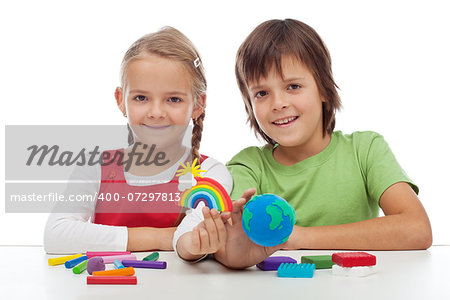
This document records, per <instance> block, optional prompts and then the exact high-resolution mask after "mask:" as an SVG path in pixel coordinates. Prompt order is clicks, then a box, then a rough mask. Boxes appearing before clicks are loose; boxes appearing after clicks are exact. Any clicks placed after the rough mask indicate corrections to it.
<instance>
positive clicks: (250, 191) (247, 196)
mask: <svg viewBox="0 0 450 300" xmlns="http://www.w3.org/2000/svg"><path fill="white" fill-rule="evenodd" d="M255 193H256V189H255V188H249V189H248V190H245V191H244V192H243V193H242V196H241V198H244V199H246V201H248V200H250V199H251V198H252V196H253V195H254V194H255Z"/></svg>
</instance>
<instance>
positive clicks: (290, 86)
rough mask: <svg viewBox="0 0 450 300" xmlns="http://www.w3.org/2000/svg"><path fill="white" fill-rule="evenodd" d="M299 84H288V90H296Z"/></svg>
mask: <svg viewBox="0 0 450 300" xmlns="http://www.w3.org/2000/svg"><path fill="white" fill-rule="evenodd" d="M299 88H300V86H299V85H298V84H290V85H289V87H288V90H297V89H299Z"/></svg>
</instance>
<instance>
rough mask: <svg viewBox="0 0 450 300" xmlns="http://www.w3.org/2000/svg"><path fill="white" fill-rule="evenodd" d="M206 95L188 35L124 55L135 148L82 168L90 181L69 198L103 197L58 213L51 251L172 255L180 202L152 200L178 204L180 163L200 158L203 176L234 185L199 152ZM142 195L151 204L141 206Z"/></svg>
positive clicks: (149, 41) (51, 226) (121, 91)
mask: <svg viewBox="0 0 450 300" xmlns="http://www.w3.org/2000/svg"><path fill="white" fill-rule="evenodd" d="M205 92H206V79H205V75H204V70H203V66H202V64H201V59H200V57H199V55H198V52H197V50H196V49H195V47H194V46H193V45H192V43H191V42H190V41H189V40H188V39H187V38H186V37H185V36H184V35H183V34H182V33H181V32H179V31H178V30H176V29H174V28H171V27H165V28H163V29H162V30H160V31H158V32H156V33H153V34H149V35H146V36H143V37H142V38H140V39H139V40H137V41H136V42H135V43H134V44H133V45H132V46H131V47H130V48H129V49H128V51H127V52H126V54H125V57H124V58H123V61H122V68H121V86H120V87H118V88H117V89H116V91H115V98H116V101H117V105H118V107H119V109H120V110H121V112H122V113H123V115H124V116H125V117H126V118H127V119H128V129H129V144H130V145H129V147H128V148H127V149H119V150H114V151H105V152H104V153H103V164H102V165H101V166H99V165H97V166H96V168H94V171H86V169H78V170H76V171H75V174H74V176H73V177H74V178H80V176H82V177H83V178H85V179H87V180H86V183H84V184H83V185H81V186H80V185H76V184H75V183H72V184H70V185H69V186H68V188H67V191H66V194H67V195H70V194H80V193H82V194H94V193H95V194H96V195H99V196H98V199H97V201H96V203H94V204H93V205H89V206H87V207H85V208H84V209H83V211H82V212H81V213H70V214H68V213H65V214H62V213H53V214H51V215H50V216H49V219H48V221H47V225H46V228H45V236H44V246H45V250H46V251H47V252H49V253H73V252H85V251H88V250H89V251H95V250H130V251H144V250H150V249H161V250H172V248H173V247H172V240H173V233H174V231H175V228H176V227H175V226H177V225H178V223H179V222H180V220H181V218H182V217H183V214H182V211H181V209H180V207H179V206H178V204H177V202H176V201H170V202H169V201H160V202H156V201H153V202H149V201H150V198H154V197H156V195H162V196H161V197H164V195H165V197H166V199H165V200H168V199H167V198H173V199H169V200H179V199H176V198H178V197H179V195H180V193H179V192H180V190H179V187H180V182H179V180H178V177H177V176H176V173H177V171H178V170H180V168H181V167H180V166H181V164H180V162H181V163H184V164H187V163H191V162H192V163H193V162H194V161H198V162H199V163H200V169H202V170H205V171H206V172H205V173H203V174H202V175H203V176H204V177H210V178H213V179H215V180H216V181H218V182H220V183H221V184H222V185H223V186H224V187H225V189H226V190H227V192H230V191H231V187H232V179H231V176H230V174H229V173H228V171H227V169H226V168H225V166H224V165H222V164H220V163H219V162H217V161H216V160H214V159H213V158H210V157H206V156H203V155H200V154H199V152H198V150H199V146H200V140H201V136H202V129H203V119H204V117H205V111H204V108H205V103H206V94H205ZM190 119H192V121H193V125H194V126H193V130H192V148H191V149H189V148H187V147H184V146H183V144H182V140H183V136H184V133H185V131H186V130H187V127H188V124H189V122H190ZM154 153H157V154H156V157H155V159H154V161H153V162H152V163H148V162H147V163H142V158H143V157H144V158H145V157H149V156H150V155H152V154H154ZM108 194H109V195H120V197H119V198H120V199H117V200H118V201H103V200H104V198H105V196H107V195H108ZM130 195H131V197H132V198H133V199H130V198H129V197H130ZM143 195H146V196H147V197H146V198H149V199H144V198H143ZM138 197H141V199H142V200H147V201H146V202H143V201H141V202H139V199H138ZM130 200H131V201H130ZM161 200H162V199H161Z"/></svg>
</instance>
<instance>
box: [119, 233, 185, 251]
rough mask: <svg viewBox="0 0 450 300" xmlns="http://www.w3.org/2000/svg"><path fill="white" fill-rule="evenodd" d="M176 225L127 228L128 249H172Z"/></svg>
mask: <svg viewBox="0 0 450 300" xmlns="http://www.w3.org/2000/svg"><path fill="white" fill-rule="evenodd" d="M175 229H176V227H169V228H153V227H134V228H128V244H127V250H128V251H147V250H173V246H172V240H173V233H174V232H175Z"/></svg>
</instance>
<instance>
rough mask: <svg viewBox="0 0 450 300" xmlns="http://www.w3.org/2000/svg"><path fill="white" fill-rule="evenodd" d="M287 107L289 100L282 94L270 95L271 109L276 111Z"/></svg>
mask: <svg viewBox="0 0 450 300" xmlns="http://www.w3.org/2000/svg"><path fill="white" fill-rule="evenodd" d="M287 107H289V102H288V101H287V99H286V98H285V97H283V95H280V94H279V93H274V94H273V95H272V111H277V110H281V109H285V108H287Z"/></svg>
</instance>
